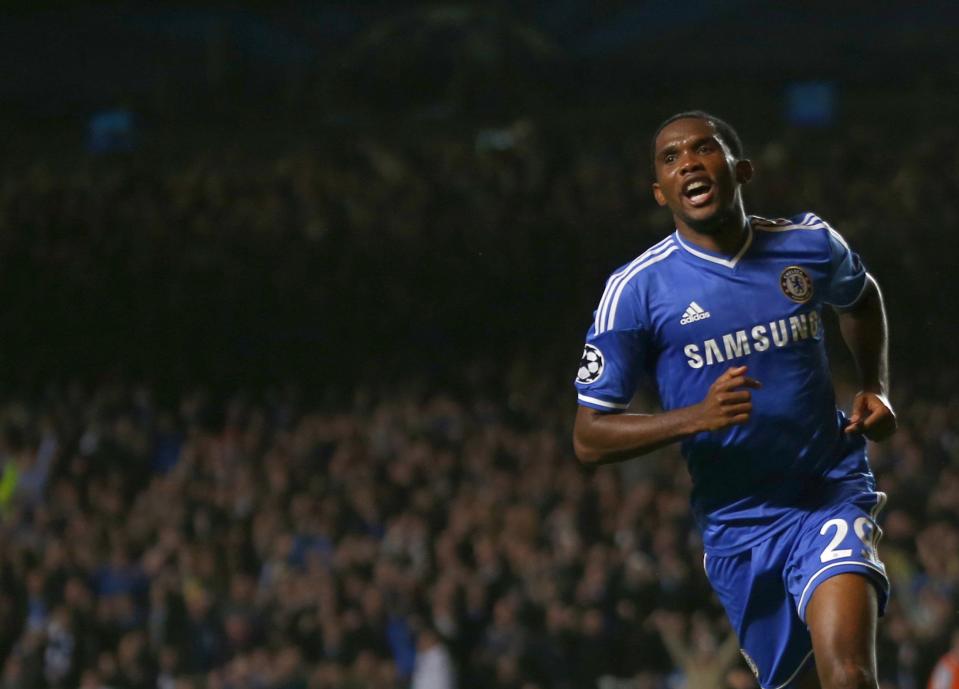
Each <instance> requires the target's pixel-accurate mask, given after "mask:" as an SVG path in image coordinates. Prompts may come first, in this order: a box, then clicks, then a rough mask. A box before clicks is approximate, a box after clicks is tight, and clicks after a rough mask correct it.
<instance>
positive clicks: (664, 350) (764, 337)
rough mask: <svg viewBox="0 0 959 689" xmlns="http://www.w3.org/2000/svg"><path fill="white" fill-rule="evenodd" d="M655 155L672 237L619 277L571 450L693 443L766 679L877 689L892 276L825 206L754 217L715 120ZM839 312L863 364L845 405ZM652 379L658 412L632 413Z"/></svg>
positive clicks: (688, 117) (596, 334)
mask: <svg viewBox="0 0 959 689" xmlns="http://www.w3.org/2000/svg"><path fill="white" fill-rule="evenodd" d="M652 154H653V164H654V169H655V183H654V184H653V196H654V197H655V198H656V201H657V203H659V205H661V206H667V207H668V208H669V210H670V211H671V212H672V215H673V220H674V222H675V224H676V231H675V233H673V234H671V235H670V236H668V237H666V238H665V239H664V240H662V241H661V242H659V243H658V244H655V245H654V246H653V247H651V248H650V249H649V250H648V251H646V252H645V253H643V254H641V255H640V256H639V257H638V258H636V259H635V260H633V261H632V262H631V263H629V264H627V265H626V266H624V267H623V268H621V269H620V270H617V271H616V272H614V273H613V274H612V276H611V277H610V278H609V280H608V281H607V283H606V289H605V291H604V292H603V295H602V298H601V299H600V302H599V306H598V307H597V309H596V312H595V316H594V319H593V323H592V325H591V327H590V328H589V331H588V333H587V337H586V347H585V351H584V353H583V358H582V360H581V363H580V367H579V370H578V375H577V380H576V387H577V389H578V400H579V405H580V406H579V409H578V412H577V416H576V424H575V429H574V434H573V435H574V437H573V441H574V446H575V450H576V454H577V456H578V457H579V459H580V461H581V462H583V463H585V464H589V465H593V464H602V463H607V462H615V461H620V460H625V459H629V458H632V457H636V456H637V455H642V454H644V453H647V452H650V451H652V450H655V449H656V448H659V447H662V446H664V445H667V444H669V443H673V442H677V441H679V442H681V443H682V452H683V454H684V456H685V458H686V461H687V466H688V468H689V471H690V473H691V474H692V478H693V495H692V505H693V511H694V514H695V516H696V520H697V523H698V524H699V527H700V528H701V530H702V533H703V541H704V545H705V550H706V556H705V558H704V566H705V569H706V575H707V577H708V578H709V581H710V583H711V585H712V586H713V589H714V590H715V591H716V593H717V595H718V597H719V599H720V601H721V602H722V604H723V606H724V607H725V609H726V612H727V614H728V616H729V619H730V622H731V623H732V626H733V628H734V629H735V630H736V633H737V635H738V637H739V642H740V646H741V647H742V650H743V655H744V656H745V658H746V661H747V662H748V663H749V665H750V666H751V667H752V669H753V671H754V672H755V673H756V676H757V678H758V680H759V683H760V685H761V686H762V687H763V689H782V688H786V687H816V686H821V687H822V689H853V688H855V689H867V688H868V689H876V687H877V682H876V659H875V636H876V619H877V617H878V616H879V615H880V614H882V610H883V608H884V606H885V602H886V598H887V596H888V590H889V582H888V579H887V578H886V573H885V568H884V566H883V564H882V562H881V561H880V560H879V558H878V556H877V553H876V543H877V541H878V539H879V536H880V530H879V527H878V525H877V523H876V514H877V513H878V511H879V510H880V509H881V508H882V505H883V503H884V501H885V495H884V494H883V493H880V492H877V491H876V486H875V480H874V478H873V475H872V473H871V472H870V470H869V465H868V464H867V461H866V453H865V446H866V441H865V438H870V439H872V440H883V439H885V438H886V437H888V436H889V435H891V434H892V433H893V432H894V431H895V428H896V419H895V415H894V414H893V410H892V407H891V405H890V403H889V400H888V398H887V397H886V395H887V391H888V387H889V380H888V376H889V374H888V363H887V330H886V319H885V311H884V307H883V301H882V296H881V294H880V291H879V288H878V285H877V284H876V281H875V280H874V279H873V278H872V276H870V275H869V274H868V273H867V272H866V271H865V269H864V267H863V265H862V263H861V262H860V260H859V257H858V256H857V255H856V254H855V253H854V252H853V251H852V250H851V249H850V248H849V246H848V245H847V244H846V242H845V241H844V240H843V238H842V237H841V236H840V235H839V234H838V233H837V232H836V231H835V230H833V229H832V228H831V227H830V226H829V225H828V224H827V223H826V222H825V221H824V220H822V219H821V218H819V217H817V216H816V215H814V214H812V213H801V214H799V215H796V216H793V217H791V218H786V219H773V220H769V219H764V218H760V217H756V216H747V215H746V213H745V211H744V209H743V200H742V194H741V188H742V185H744V184H746V183H747V182H749V180H750V178H751V177H752V174H753V168H752V165H751V164H750V162H749V161H748V160H746V159H745V158H744V156H743V150H742V144H741V143H740V140H739V136H738V135H737V134H736V132H735V130H733V128H732V127H730V126H729V125H728V124H727V123H725V122H723V121H722V120H720V119H719V118H717V117H714V116H712V115H709V114H707V113H704V112H700V111H693V112H684V113H680V114H677V115H674V116H673V117H670V118H669V119H667V120H666V121H665V122H664V123H663V124H662V125H661V126H660V127H659V129H658V130H657V131H656V134H655V135H654V137H653V145H652ZM827 305H829V306H831V307H832V308H834V309H835V310H836V311H837V312H838V314H839V315H838V320H839V325H840V331H841V333H842V336H843V339H844V340H845V342H846V344H847V346H848V347H849V349H850V351H851V352H852V355H853V358H854V359H855V362H856V365H857V367H858V371H859V377H860V381H859V384H860V392H859V393H858V394H857V395H856V396H855V399H854V400H853V403H852V411H851V414H850V415H849V416H848V417H847V416H846V415H844V414H843V413H842V412H840V411H839V410H837V408H836V401H835V393H834V391H833V387H832V382H831V379H830V373H829V367H828V362H827V359H826V350H825V344H824V337H825V333H824V328H823V321H822V317H821V314H822V310H823V309H824V308H825V307H826V306H827ZM643 375H647V376H649V377H650V378H651V379H652V380H653V381H654V382H655V385H656V387H657V389H658V391H659V396H660V399H661V402H662V407H663V409H664V411H663V412H662V413H654V414H637V413H627V412H626V410H627V407H628V405H629V402H630V400H631V398H632V396H633V393H634V391H635V388H636V386H637V384H638V381H639V380H640V378H641V376H643ZM864 437H865V438H864ZM817 680H818V683H817Z"/></svg>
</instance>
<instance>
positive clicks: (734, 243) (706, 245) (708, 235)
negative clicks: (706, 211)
mask: <svg viewBox="0 0 959 689" xmlns="http://www.w3.org/2000/svg"><path fill="white" fill-rule="evenodd" d="M674 219H675V220H676V229H677V230H678V231H679V234H680V236H681V237H682V238H683V239H685V240H686V241H689V242H692V243H693V244H695V245H696V246H698V247H700V248H702V249H706V250H707V251H712V252H714V253H718V254H725V255H727V256H732V255H734V254H735V253H736V252H737V251H739V249H740V247H742V245H743V241H744V239H745V237H746V233H747V230H746V225H747V220H746V213H745V211H743V208H742V206H737V207H735V208H733V209H732V210H730V212H729V213H728V214H724V215H723V216H722V217H719V218H714V219H713V220H712V222H710V223H708V224H704V225H699V224H698V223H697V224H696V225H693V224H690V223H688V222H686V221H684V220H682V219H680V218H674Z"/></svg>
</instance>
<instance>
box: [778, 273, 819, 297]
mask: <svg viewBox="0 0 959 689" xmlns="http://www.w3.org/2000/svg"><path fill="white" fill-rule="evenodd" d="M779 286H780V287H782V289H783V294H785V295H786V296H787V297H789V298H790V299H792V300H793V301H795V302H798V303H800V304H805V303H806V302H807V301H809V300H810V299H812V279H811V278H810V277H809V275H808V274H807V273H806V271H805V270H803V269H802V268H800V267H799V266H789V267H788V268H786V269H785V270H784V271H783V272H782V274H781V275H780V276H779Z"/></svg>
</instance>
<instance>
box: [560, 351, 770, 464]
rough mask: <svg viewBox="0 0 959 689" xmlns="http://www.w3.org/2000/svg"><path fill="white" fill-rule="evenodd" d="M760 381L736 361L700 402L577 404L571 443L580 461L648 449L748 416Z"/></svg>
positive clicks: (608, 459)
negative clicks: (617, 406)
mask: <svg viewBox="0 0 959 689" xmlns="http://www.w3.org/2000/svg"><path fill="white" fill-rule="evenodd" d="M759 386H760V384H759V381H757V380H755V379H754V378H750V377H749V376H747V375H746V367H745V366H734V367H732V368H729V369H726V371H725V372H724V373H723V374H722V375H721V376H719V378H717V379H716V381H715V382H714V383H713V384H712V385H711V386H710V388H709V392H708V393H706V397H705V398H704V399H703V401H702V402H699V403H698V404H693V405H690V406H688V407H683V408H681V409H673V410H671V411H668V412H663V413H660V414H626V413H621V414H616V413H608V412H601V411H599V410H597V409H592V408H590V407H585V406H580V407H579V410H578V411H577V412H576V423H575V425H574V427H573V449H574V451H575V452H576V457H577V458H578V459H579V461H580V462H582V463H583V464H591V465H592V464H608V463H610V462H619V461H623V460H626V459H632V458H633V457H638V456H640V455H644V454H646V453H648V452H652V451H653V450H656V449H658V448H660V447H663V446H664V445H669V444H670V443H674V442H677V441H680V440H683V439H685V438H688V437H689V436H691V435H695V434H696V433H702V432H704V431H718V430H722V429H724V428H728V427H730V426H735V425H738V424H743V423H746V422H747V421H749V415H750V413H751V412H752V408H753V405H752V393H750V391H749V389H750V388H758V387H759Z"/></svg>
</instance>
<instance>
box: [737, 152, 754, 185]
mask: <svg viewBox="0 0 959 689" xmlns="http://www.w3.org/2000/svg"><path fill="white" fill-rule="evenodd" d="M752 178H753V163H752V161H751V160H746V159H745V158H744V159H743V160H737V161H736V181H737V182H739V183H740V184H748V183H749V180H751V179H752Z"/></svg>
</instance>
